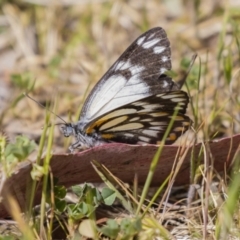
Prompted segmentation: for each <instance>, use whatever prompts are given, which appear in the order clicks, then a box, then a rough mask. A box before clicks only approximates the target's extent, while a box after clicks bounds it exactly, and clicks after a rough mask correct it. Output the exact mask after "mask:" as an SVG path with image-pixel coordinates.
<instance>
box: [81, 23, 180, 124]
mask: <svg viewBox="0 0 240 240" xmlns="http://www.w3.org/2000/svg"><path fill="white" fill-rule="evenodd" d="M170 69H171V50H170V43H169V40H168V38H167V35H166V33H165V31H164V30H163V29H162V28H160V27H157V28H153V29H151V30H149V31H147V32H146V33H144V34H142V35H141V36H140V37H138V38H137V39H136V40H135V41H134V42H133V43H132V44H131V45H130V46H129V47H128V48H127V50H126V51H125V52H124V53H123V54H122V55H121V56H120V57H119V59H118V60H117V61H116V62H115V63H114V64H113V65H112V67H111V68H110V69H109V70H108V71H107V73H106V74H105V75H104V76H103V77H102V78H101V79H100V81H99V82H98V83H97V84H96V86H95V87H94V88H93V90H92V91H91V93H90V94H89V96H88V98H87V100H86V101H85V104H84V106H83V109H82V113H81V119H80V120H81V121H83V122H84V121H85V122H89V121H92V120H93V119H96V118H98V117H100V116H103V115H104V114H106V113H108V112H110V111H112V110H113V109H116V108H118V107H121V106H124V105H126V104H129V103H131V102H134V101H137V100H140V99H143V98H146V97H148V96H152V95H154V94H157V93H159V92H168V91H171V90H178V86H177V84H176V83H175V82H173V81H172V79H171V78H169V77H167V76H166V75H164V72H165V71H167V70H170Z"/></svg>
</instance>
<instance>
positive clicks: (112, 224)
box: [100, 219, 120, 239]
mask: <svg viewBox="0 0 240 240" xmlns="http://www.w3.org/2000/svg"><path fill="white" fill-rule="evenodd" d="M100 231H101V232H102V233H103V234H104V235H106V236H108V237H110V238H113V239H115V238H116V237H117V235H118V233H119V231H120V228H119V226H118V223H117V222H116V221H115V220H113V219H109V220H107V224H106V226H103V227H102V228H101V229H100Z"/></svg>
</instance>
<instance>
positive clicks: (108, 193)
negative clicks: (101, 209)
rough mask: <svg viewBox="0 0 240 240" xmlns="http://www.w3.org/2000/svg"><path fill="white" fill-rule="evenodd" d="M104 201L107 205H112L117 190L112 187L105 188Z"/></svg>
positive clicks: (102, 193)
mask: <svg viewBox="0 0 240 240" xmlns="http://www.w3.org/2000/svg"><path fill="white" fill-rule="evenodd" d="M101 195H102V198H103V201H104V203H105V204H106V205H108V206H111V205H112V204H113V203H114V201H115V199H116V196H117V194H116V192H115V191H113V190H112V189H110V188H103V189H102V192H101Z"/></svg>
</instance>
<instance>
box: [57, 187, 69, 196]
mask: <svg viewBox="0 0 240 240" xmlns="http://www.w3.org/2000/svg"><path fill="white" fill-rule="evenodd" d="M66 194H67V190H66V188H65V187H64V186H54V195H55V198H64V197H65V196H66Z"/></svg>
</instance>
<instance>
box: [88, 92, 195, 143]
mask: <svg viewBox="0 0 240 240" xmlns="http://www.w3.org/2000/svg"><path fill="white" fill-rule="evenodd" d="M187 104H188V96H187V94H186V93H185V92H183V91H173V92H167V93H161V94H157V95H154V96H151V97H147V98H145V99H142V100H140V101H136V102H133V103H131V104H128V105H125V106H123V107H120V108H118V109H115V110H114V111H112V112H110V113H108V114H106V115H105V116H103V117H101V118H99V119H98V120H97V121H95V122H94V123H91V124H89V125H88V127H87V128H86V132H87V133H88V134H91V133H94V134H96V133H97V134H98V135H99V136H101V137H102V139H103V140H104V141H106V142H112V141H114V142H125V143H129V144H141V143H148V144H157V143H159V142H160V141H161V140H162V138H163V135H164V133H165V131H166V130H167V128H168V125H169V123H170V122H171V119H172V118H173V115H174V114H175V112H176V116H175V118H174V122H173V126H172V128H171V131H170V134H169V136H168V137H167V139H166V144H171V143H173V142H174V141H175V140H176V139H177V138H178V137H179V136H180V135H182V134H183V133H184V132H185V131H186V130H187V129H188V128H189V126H190V123H191V120H190V119H189V117H187V116H186V115H185V112H186V108H187Z"/></svg>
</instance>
